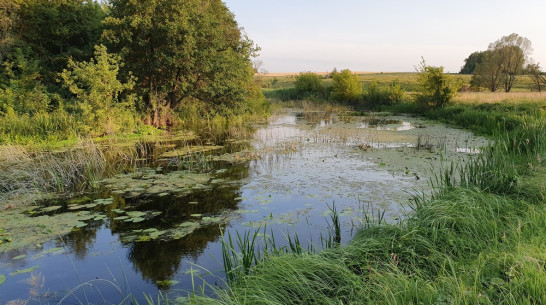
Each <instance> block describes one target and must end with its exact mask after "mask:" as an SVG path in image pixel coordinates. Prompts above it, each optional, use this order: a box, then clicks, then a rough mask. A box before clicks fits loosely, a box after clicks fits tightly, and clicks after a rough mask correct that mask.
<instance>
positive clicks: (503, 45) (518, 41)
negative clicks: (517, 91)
mask: <svg viewBox="0 0 546 305" xmlns="http://www.w3.org/2000/svg"><path fill="white" fill-rule="evenodd" d="M532 52H533V49H532V47H531V41H529V39H527V38H525V37H521V36H519V35H518V34H515V33H514V34H510V35H508V36H503V37H501V38H500V39H499V40H497V41H495V42H493V43H491V44H490V45H489V48H488V49H487V51H484V52H475V53H472V54H471V55H470V57H469V58H468V59H467V60H468V61H470V60H471V57H472V56H473V55H475V54H477V55H475V56H474V57H476V63H475V69H474V71H473V73H474V75H473V77H472V85H473V86H474V87H485V88H487V89H488V90H490V91H491V92H495V91H496V90H498V89H499V88H500V87H503V89H504V91H505V92H510V90H512V88H513V87H514V85H515V83H516V82H517V81H518V80H519V79H520V76H521V75H522V74H523V73H524V72H525V71H524V64H525V63H526V62H528V61H529V56H530V55H531V53H532ZM467 63H468V62H467ZM464 68H466V65H465V67H463V69H464ZM461 73H463V72H462V70H461Z"/></svg>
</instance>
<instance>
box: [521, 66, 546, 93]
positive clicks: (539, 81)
mask: <svg viewBox="0 0 546 305" xmlns="http://www.w3.org/2000/svg"><path fill="white" fill-rule="evenodd" d="M525 72H526V73H527V74H528V75H529V76H531V79H532V81H533V87H534V89H536V90H537V91H538V92H541V91H542V88H543V87H545V86H546V73H545V72H542V71H541V70H540V64H528V65H527V67H526V68H525Z"/></svg>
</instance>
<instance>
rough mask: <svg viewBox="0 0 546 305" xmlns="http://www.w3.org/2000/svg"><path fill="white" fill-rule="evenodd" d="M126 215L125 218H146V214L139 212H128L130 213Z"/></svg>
mask: <svg viewBox="0 0 546 305" xmlns="http://www.w3.org/2000/svg"><path fill="white" fill-rule="evenodd" d="M126 214H127V216H129V217H132V218H137V217H142V216H146V212H141V211H130V212H127V213H126Z"/></svg>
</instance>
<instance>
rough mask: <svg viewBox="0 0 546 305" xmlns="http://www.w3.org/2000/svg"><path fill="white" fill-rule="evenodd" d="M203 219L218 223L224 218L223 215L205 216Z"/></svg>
mask: <svg viewBox="0 0 546 305" xmlns="http://www.w3.org/2000/svg"><path fill="white" fill-rule="evenodd" d="M202 220H203V221H204V222H212V223H218V222H220V221H222V218H221V217H203V218H202Z"/></svg>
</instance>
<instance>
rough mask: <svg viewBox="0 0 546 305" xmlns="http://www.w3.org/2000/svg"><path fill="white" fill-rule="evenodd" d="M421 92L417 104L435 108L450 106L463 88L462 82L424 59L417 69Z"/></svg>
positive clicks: (442, 68) (417, 97)
mask: <svg viewBox="0 0 546 305" xmlns="http://www.w3.org/2000/svg"><path fill="white" fill-rule="evenodd" d="M416 70H417V72H418V75H419V85H420V86H421V90H420V91H419V92H418V94H417V96H416V101H417V103H419V104H421V105H423V106H427V107H433V108H441V107H444V106H445V105H447V104H449V103H450V102H451V101H452V100H453V98H454V97H455V95H456V94H457V91H458V90H459V89H460V88H461V87H462V83H463V82H462V80H461V79H455V78H453V77H451V76H450V75H448V74H446V73H444V67H433V66H429V65H427V64H426V62H425V59H424V58H423V59H422V61H421V63H420V64H419V66H417V67H416Z"/></svg>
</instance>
